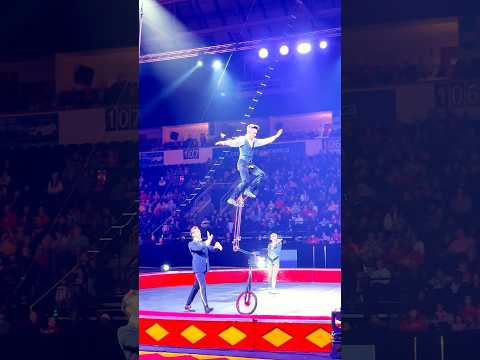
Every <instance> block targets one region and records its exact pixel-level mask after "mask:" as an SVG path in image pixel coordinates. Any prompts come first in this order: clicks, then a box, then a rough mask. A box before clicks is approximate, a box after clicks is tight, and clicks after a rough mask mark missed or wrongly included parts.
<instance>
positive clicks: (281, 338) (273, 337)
mask: <svg viewBox="0 0 480 360" xmlns="http://www.w3.org/2000/svg"><path fill="white" fill-rule="evenodd" d="M263 338H264V339H265V340H267V341H268V342H269V343H270V344H272V345H273V346H276V347H277V348H278V347H280V346H282V345H283V344H285V343H286V342H287V341H289V340H290V339H291V338H292V337H291V336H290V335H288V334H287V333H286V332H285V331H282V330H280V329H278V328H275V329H273V330H272V331H270V332H268V333H267V334H265V335H263Z"/></svg>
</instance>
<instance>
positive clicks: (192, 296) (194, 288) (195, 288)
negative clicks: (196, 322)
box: [185, 276, 200, 311]
mask: <svg viewBox="0 0 480 360" xmlns="http://www.w3.org/2000/svg"><path fill="white" fill-rule="evenodd" d="M198 289H200V286H199V284H198V280H197V277H196V276H195V282H194V283H193V286H192V290H191V291H190V295H189V296H188V299H187V303H186V304H185V310H189V311H190V305H191V304H192V302H193V299H195V296H196V295H197V292H198Z"/></svg>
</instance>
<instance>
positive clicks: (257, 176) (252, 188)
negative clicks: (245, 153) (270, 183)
mask: <svg viewBox="0 0 480 360" xmlns="http://www.w3.org/2000/svg"><path fill="white" fill-rule="evenodd" d="M248 170H249V173H250V181H249V183H248V184H247V187H246V189H245V191H244V192H245V193H246V194H247V193H248V192H250V194H251V195H254V196H250V197H256V196H257V194H258V187H259V185H260V184H261V183H262V181H263V179H265V172H264V171H263V170H262V169H260V168H259V167H258V166H256V165H250V166H249V169H248ZM247 196H249V195H247Z"/></svg>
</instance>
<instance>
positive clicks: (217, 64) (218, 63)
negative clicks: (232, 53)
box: [212, 60, 223, 70]
mask: <svg viewBox="0 0 480 360" xmlns="http://www.w3.org/2000/svg"><path fill="white" fill-rule="evenodd" d="M222 65H223V64H222V62H221V61H220V60H214V61H213V62H212V68H214V69H215V70H220V69H221V68H222Z"/></svg>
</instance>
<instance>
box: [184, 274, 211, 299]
mask: <svg viewBox="0 0 480 360" xmlns="http://www.w3.org/2000/svg"><path fill="white" fill-rule="evenodd" d="M194 274H195V282H194V283H193V286H192V290H191V291H190V295H189V296H188V300H187V304H186V305H190V304H191V303H192V302H193V299H195V296H196V295H197V292H198V290H200V296H201V298H202V303H203V306H204V307H206V306H208V301H207V283H206V282H205V274H206V272H198V273H197V272H196V273H194Z"/></svg>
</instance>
